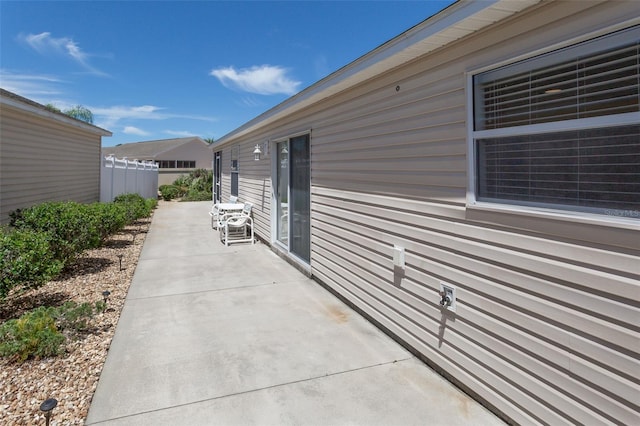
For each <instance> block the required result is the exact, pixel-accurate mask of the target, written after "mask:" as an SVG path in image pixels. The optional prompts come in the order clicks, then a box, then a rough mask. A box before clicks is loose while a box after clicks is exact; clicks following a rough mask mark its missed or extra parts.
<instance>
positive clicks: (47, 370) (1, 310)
mask: <svg viewBox="0 0 640 426" xmlns="http://www.w3.org/2000/svg"><path fill="white" fill-rule="evenodd" d="M150 223H151V218H148V219H142V220H139V221H138V222H136V223H135V224H134V225H131V226H127V227H126V228H125V229H124V230H123V231H122V232H120V233H118V234H116V235H114V236H112V237H111V238H110V239H109V240H108V241H107V242H106V244H105V245H104V246H103V247H102V248H99V249H95V250H89V251H86V252H85V253H83V255H82V256H80V258H78V259H77V261H76V262H75V263H74V264H73V265H72V266H71V267H70V268H68V269H67V270H65V271H64V272H63V273H62V275H61V276H60V277H59V278H57V279H56V280H54V281H51V282H49V283H47V284H46V285H44V286H43V287H41V288H39V289H37V290H31V291H28V292H25V293H21V294H10V295H9V296H8V297H7V299H6V300H5V301H4V302H2V303H1V304H0V322H3V321H5V320H7V319H11V318H17V317H19V316H20V315H22V314H23V313H25V312H27V311H29V310H31V309H33V308H36V307H38V306H42V305H47V306H59V305H62V304H63V303H64V302H67V301H75V302H78V303H82V302H90V303H92V304H93V303H94V302H96V301H101V300H103V295H102V292H103V291H105V290H108V291H109V292H110V293H111V294H110V295H109V296H108V299H107V309H106V310H105V311H104V312H102V313H98V314H96V315H95V316H94V317H93V319H92V322H91V325H90V328H89V330H88V331H87V332H84V333H83V334H82V335H80V336H79V337H78V338H76V339H74V340H68V341H67V344H66V351H65V353H64V354H63V355H61V356H59V357H56V358H46V359H31V360H27V361H26V362H23V363H15V362H11V361H9V360H7V359H3V358H0V425H34V424H42V425H44V424H45V420H44V415H43V414H42V412H40V410H39V407H40V404H41V403H42V402H43V401H44V400H45V399H47V398H55V399H57V400H58V406H57V407H56V408H55V409H54V410H53V411H52V415H51V423H50V424H51V425H81V424H83V423H84V421H85V418H86V417H87V413H88V410H89V404H90V403H91V398H92V397H93V393H94V391H95V389H96V385H97V383H98V379H99V377H100V372H101V371H102V366H103V365H104V362H105V359H106V356H107V351H108V350H109V346H110V344H111V339H112V338H113V335H114V333H115V328H116V324H117V322H118V318H119V317H120V312H121V310H122V307H123V305H124V300H125V297H126V296H127V291H128V290H129V285H130V284H131V279H132V278H133V273H134V270H135V268H136V265H137V263H138V257H139V256H140V252H141V250H142V245H143V243H144V239H145V237H146V234H147V231H148V229H149V225H150Z"/></svg>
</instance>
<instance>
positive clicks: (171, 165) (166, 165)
mask: <svg viewBox="0 0 640 426" xmlns="http://www.w3.org/2000/svg"><path fill="white" fill-rule="evenodd" d="M156 164H157V165H158V167H159V168H161V169H195V168H196V162H195V161H184V160H177V161H176V160H157V161H156Z"/></svg>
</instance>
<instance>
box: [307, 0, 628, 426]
mask: <svg viewBox="0 0 640 426" xmlns="http://www.w3.org/2000/svg"><path fill="white" fill-rule="evenodd" d="M629 6H630V5H629V4H627V7H629ZM573 7H574V8H576V7H577V8H578V9H580V8H582V7H583V6H577V5H574V6H573ZM568 9H570V8H568V7H567V4H560V5H550V6H545V7H543V8H539V9H538V10H537V11H535V12H534V13H533V14H532V16H534V15H535V16H536V17H535V20H536V22H537V23H540V22H545V23H546V22H553V21H554V20H561V18H562V17H563V15H562V14H560V12H561V11H564V14H565V17H566V14H567V13H569V14H570V15H572V14H573V12H576V11H575V10H568ZM621 9H624V7H621ZM543 12H544V13H543ZM601 13H606V12H604V10H602V9H601V8H600V7H597V8H595V9H594V10H592V11H589V13H585V12H578V15H579V16H581V17H584V20H583V22H580V19H577V18H576V16H575V15H574V16H573V17H572V19H574V20H576V19H577V22H573V23H571V24H570V23H569V21H567V22H559V23H558V22H556V23H554V24H553V25H551V24H550V25H549V26H553V30H552V31H550V32H549V31H547V29H546V28H543V29H540V30H539V31H536V32H534V33H526V32H525V33H523V34H521V35H516V34H514V32H523V30H525V29H527V28H530V27H532V26H533V25H532V22H531V21H530V20H529V18H526V17H523V18H522V19H519V20H514V21H513V22H510V23H507V24H505V25H504V28H503V29H502V30H501V31H500V32H498V31H495V32H491V31H488V32H486V33H485V34H483V36H482V37H480V36H476V37H475V39H474V40H467V41H466V43H459V44H457V45H456V46H455V47H451V48H450V49H447V50H444V51H441V52H439V53H436V54H434V55H432V56H430V57H428V58H426V59H424V60H422V61H418V62H416V63H414V64H412V65H410V66H407V67H404V68H403V69H401V70H398V71H397V72H395V73H389V74H388V75H385V76H382V77H381V78H379V79H378V80H377V81H375V82H371V83H370V84H369V86H368V87H367V88H366V89H368V90H366V89H364V88H360V89H354V90H353V98H352V99H351V100H348V101H347V100H345V99H341V100H340V101H339V102H337V103H338V105H336V106H335V107H333V108H332V111H333V112H334V113H335V114H334V115H333V117H334V118H335V121H326V122H323V123H322V124H324V125H326V126H327V128H325V127H323V126H321V125H318V126H314V132H313V138H312V143H313V167H312V170H313V179H312V182H313V187H314V190H313V201H312V202H313V237H312V238H313V247H312V249H313V253H312V261H311V264H312V270H313V274H314V275H315V276H316V277H317V278H318V279H320V280H321V281H322V282H324V283H326V284H327V285H329V286H330V287H332V288H333V289H335V290H336V291H338V292H339V293H340V294H342V295H343V296H345V297H346V298H347V299H349V300H350V301H352V302H353V303H354V304H355V305H357V306H358V307H360V308H361V309H362V310H363V311H364V312H365V313H367V314H368V315H369V316H370V317H371V318H373V319H374V320H375V321H376V322H378V323H379V324H380V325H382V326H383V327H385V328H386V329H388V330H390V331H391V332H392V333H393V334H395V335H396V336H398V337H399V338H400V339H402V340H403V341H405V342H407V343H408V344H409V345H410V346H411V347H413V348H414V349H417V350H418V351H419V352H420V353H421V354H423V355H424V356H425V358H426V359H427V360H428V361H429V362H430V363H431V364H432V365H434V366H435V367H436V368H438V369H441V370H443V371H444V372H445V374H447V375H448V376H449V377H451V378H452V379H453V380H455V381H456V382H458V383H460V384H461V385H462V386H463V387H465V388H467V389H469V390H470V391H471V392H472V393H474V394H476V395H478V396H479V397H480V398H481V399H483V400H485V401H486V402H488V403H489V404H490V405H492V406H494V407H496V409H497V410H499V411H501V412H503V413H504V414H505V415H506V416H507V417H509V418H510V419H512V420H513V421H515V422H517V423H521V424H530V423H548V424H561V423H572V422H578V423H583V424H593V423H604V424H606V423H611V424H616V423H618V424H633V423H637V422H638V420H639V417H638V411H637V410H638V404H639V396H638V395H639V393H638V379H637V372H638V371H640V363H639V362H638V353H639V352H640V340H639V339H640V334H638V318H640V310H639V309H638V294H639V289H640V281H639V279H640V257H639V252H640V232H638V228H637V227H632V228H630V229H629V228H628V227H627V229H625V227H624V226H606V225H603V224H600V225H589V224H587V223H579V222H573V223H571V222H570V221H568V220H566V219H565V220H559V219H558V220H555V221H554V220H550V219H549V218H544V217H535V216H529V217H522V215H520V216H521V217H517V216H516V217H514V216H509V215H508V214H507V213H504V212H503V213H496V214H493V215H492V214H491V213H490V212H478V211H471V212H470V213H467V212H468V211H467V210H465V209H464V208H463V206H464V204H465V200H466V190H467V188H466V187H467V184H466V163H467V158H466V150H467V141H466V106H465V102H464V101H465V84H466V75H465V72H466V71H468V70H470V69H474V68H476V67H479V66H484V64H489V63H491V62H492V61H495V60H496V58H499V57H500V55H504V56H505V57H509V56H512V57H513V56H516V55H517V54H518V53H523V54H524V53H526V52H527V50H528V49H529V48H530V47H533V46H532V45H533V44H536V43H537V44H541V43H544V42H547V43H549V40H553V39H554V37H559V38H561V36H562V35H561V34H560V33H561V31H560V30H559V28H563V29H564V31H569V30H571V29H572V28H593V27H588V26H586V25H583V23H586V22H591V21H593V18H594V17H595V16H597V15H598V14H601ZM614 13H617V14H618V17H620V16H622V15H623V13H624V12H622V11H621V10H617V11H615V12H614ZM505 32H506V33H505ZM543 34H546V40H545V36H543ZM497 39H499V40H501V41H502V40H509V39H516V41H514V43H513V44H510V43H505V42H504V41H503V42H502V43H501V44H500V45H498V46H494V45H493V40H497ZM516 43H517V44H516ZM527 44H529V45H530V46H527ZM507 53H509V54H507ZM395 86H399V90H398V91H397V92H396V91H395ZM358 92H362V93H358ZM423 201H424V202H423ZM391 206H393V207H391ZM503 217H504V218H506V220H505V221H504V222H503ZM482 221H484V222H487V224H488V225H483V224H482V223H481V222H482ZM567 222H569V223H567ZM394 245H399V246H402V247H405V249H406V251H407V253H406V263H407V267H406V270H405V273H404V276H399V275H397V274H394V269H393V265H392V248H393V246H394ZM440 282H446V283H449V284H452V285H454V286H455V287H456V289H457V304H458V306H457V313H456V315H455V316H449V315H446V314H445V315H443V314H442V312H441V311H440V309H439V307H438V306H437V303H438V300H439V296H438V292H439V285H440Z"/></svg>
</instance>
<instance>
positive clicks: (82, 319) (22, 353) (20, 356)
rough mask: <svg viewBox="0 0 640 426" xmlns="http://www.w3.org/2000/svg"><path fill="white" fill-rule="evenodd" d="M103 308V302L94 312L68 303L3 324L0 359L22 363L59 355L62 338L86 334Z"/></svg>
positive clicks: (28, 313)
mask: <svg viewBox="0 0 640 426" xmlns="http://www.w3.org/2000/svg"><path fill="white" fill-rule="evenodd" d="M102 305H104V306H102ZM105 308H106V304H104V302H96V304H95V309H94V307H93V306H92V305H91V304H90V303H88V302H84V303H76V302H73V301H69V302H66V303H65V304H64V305H62V306H59V307H57V308H55V307H45V306H41V307H39V308H36V309H34V310H33V311H31V312H27V313H26V314H24V315H22V316H21V317H20V318H18V319H13V320H9V321H6V322H5V323H4V324H2V325H1V326H0V356H3V357H9V358H12V359H14V360H17V361H24V360H26V359H28V358H31V357H38V358H44V357H48V356H56V355H59V354H60V353H62V351H63V344H64V342H65V340H66V338H65V334H67V335H76V334H78V333H80V332H83V331H86V330H88V329H89V326H90V321H91V318H93V315H94V313H95V312H101V311H104V309H105ZM63 333H64V334H63Z"/></svg>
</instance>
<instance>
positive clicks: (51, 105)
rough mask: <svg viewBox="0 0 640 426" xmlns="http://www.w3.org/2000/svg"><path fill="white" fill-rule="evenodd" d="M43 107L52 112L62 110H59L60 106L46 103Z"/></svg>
mask: <svg viewBox="0 0 640 426" xmlns="http://www.w3.org/2000/svg"><path fill="white" fill-rule="evenodd" d="M44 107H45V108H46V109H48V110H49V111H52V112H62V111H60V108H58V107H57V106H55V105H54V104H46V105H45V106H44Z"/></svg>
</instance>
